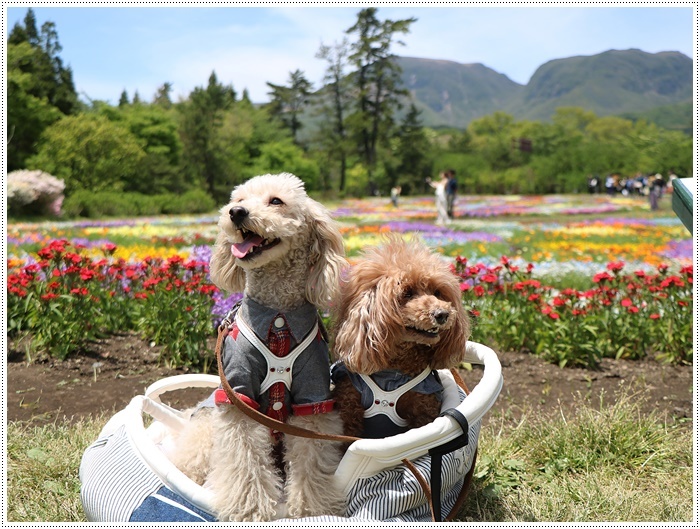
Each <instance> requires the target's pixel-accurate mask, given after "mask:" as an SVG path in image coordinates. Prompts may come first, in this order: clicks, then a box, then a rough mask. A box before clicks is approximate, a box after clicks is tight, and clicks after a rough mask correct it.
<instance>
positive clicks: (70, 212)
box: [64, 189, 216, 218]
mask: <svg viewBox="0 0 700 529" xmlns="http://www.w3.org/2000/svg"><path fill="white" fill-rule="evenodd" d="M215 208H216V204H215V202H214V199H213V198H212V197H211V196H209V195H208V194H207V193H206V192H205V191H203V190H200V189H195V190H192V191H188V192H187V193H184V194H183V195H175V194H172V193H167V194H162V195H143V194H141V193H123V192H119V191H101V192H98V193H94V192H92V191H87V190H81V191H76V192H75V193H73V194H72V195H70V196H69V197H68V198H67V199H66V202H65V205H64V211H65V214H66V216H69V217H87V218H100V217H135V216H148V215H160V214H187V213H207V212H209V211H212V210H214V209H215Z"/></svg>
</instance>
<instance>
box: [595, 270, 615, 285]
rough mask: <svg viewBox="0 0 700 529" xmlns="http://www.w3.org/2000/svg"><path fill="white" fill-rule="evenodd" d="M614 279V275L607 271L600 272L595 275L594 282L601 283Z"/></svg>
mask: <svg viewBox="0 0 700 529" xmlns="http://www.w3.org/2000/svg"><path fill="white" fill-rule="evenodd" d="M612 279H614V278H613V276H611V275H610V274H608V273H607V272H601V273H599V274H596V275H594V276H593V282H594V283H600V282H605V281H610V280H612Z"/></svg>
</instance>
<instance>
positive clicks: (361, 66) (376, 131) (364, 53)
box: [346, 7, 416, 183]
mask: <svg viewBox="0 0 700 529" xmlns="http://www.w3.org/2000/svg"><path fill="white" fill-rule="evenodd" d="M415 21H416V19H415V18H408V19H404V20H397V21H392V20H383V21H382V20H379V19H378V18H377V8H375V7H370V8H366V9H363V10H361V11H360V12H359V14H358V16H357V22H356V23H355V24H354V25H353V26H352V27H351V28H349V29H348V30H346V33H347V34H356V35H357V38H358V40H357V41H355V42H354V43H353V44H352V46H351V48H352V54H351V55H350V62H351V63H352V64H354V65H355V66H356V68H357V71H356V73H355V74H354V76H355V77H354V79H355V88H356V91H357V103H356V106H355V112H354V113H353V114H352V116H351V122H352V124H353V133H354V135H355V137H356V140H357V142H358V145H359V150H360V155H361V156H362V159H363V161H364V164H365V167H366V168H367V170H368V172H369V175H370V183H372V174H373V171H374V169H375V167H376V163H377V147H378V145H379V144H380V143H388V138H389V136H390V133H391V129H392V127H393V125H394V112H395V111H396V110H398V109H399V108H400V106H401V104H400V99H401V96H404V95H406V93H407V92H406V90H405V89H403V88H402V87H401V68H400V67H399V66H398V64H397V63H396V61H395V59H396V56H395V55H393V54H392V52H391V47H392V45H393V44H394V43H396V44H400V45H403V42H401V41H395V36H396V34H400V33H408V32H409V28H410V25H411V24H412V23H413V22H415Z"/></svg>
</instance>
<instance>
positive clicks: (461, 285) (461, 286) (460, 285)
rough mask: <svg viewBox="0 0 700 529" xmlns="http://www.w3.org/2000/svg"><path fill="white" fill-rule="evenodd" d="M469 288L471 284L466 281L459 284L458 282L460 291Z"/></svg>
mask: <svg viewBox="0 0 700 529" xmlns="http://www.w3.org/2000/svg"><path fill="white" fill-rule="evenodd" d="M471 288H472V287H471V286H470V285H469V283H467V282H466V281H465V282H464V283H460V284H459V289H460V290H461V291H462V292H466V291H467V290H470V289H471Z"/></svg>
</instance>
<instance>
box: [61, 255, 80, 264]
mask: <svg viewBox="0 0 700 529" xmlns="http://www.w3.org/2000/svg"><path fill="white" fill-rule="evenodd" d="M65 259H66V261H70V262H71V263H73V264H78V263H79V262H80V261H82V260H83V258H82V257H80V256H79V255H78V254H77V253H72V252H70V253H67V254H66V256H65Z"/></svg>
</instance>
